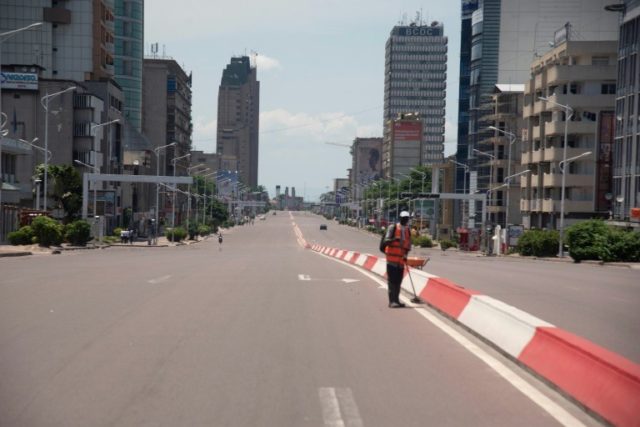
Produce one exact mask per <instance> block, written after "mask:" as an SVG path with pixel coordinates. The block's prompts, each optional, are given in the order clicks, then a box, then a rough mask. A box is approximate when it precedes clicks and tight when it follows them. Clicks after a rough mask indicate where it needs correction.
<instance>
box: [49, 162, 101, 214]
mask: <svg viewBox="0 0 640 427" xmlns="http://www.w3.org/2000/svg"><path fill="white" fill-rule="evenodd" d="M74 162H75V163H77V164H79V165H80V166H84V167H85V168H90V169H93V173H96V174H99V173H100V168H99V167H98V166H96V165H90V164H87V163H84V162H81V161H80V160H77V159H76V160H74ZM46 176H47V175H45V177H46ZM45 188H46V187H45ZM46 199H47V196H46V191H45V203H46ZM45 209H46V208H45ZM97 217H98V186H97V183H96V182H95V181H94V182H93V220H94V224H97V219H96V218H97Z"/></svg>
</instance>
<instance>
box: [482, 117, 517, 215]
mask: <svg viewBox="0 0 640 427" xmlns="http://www.w3.org/2000/svg"><path fill="white" fill-rule="evenodd" d="M489 129H492V130H495V131H496V132H500V133H501V134H503V135H506V136H508V137H509V154H508V155H507V157H508V160H507V175H509V176H510V175H511V146H512V145H513V143H514V142H516V139H517V136H516V134H515V133H512V132H507V131H506V130H502V129H498V128H497V127H495V126H489ZM504 182H507V181H506V179H505V181H504ZM510 192H511V184H508V185H507V209H506V211H505V216H504V226H505V227H507V226H508V225H509V193H510Z"/></svg>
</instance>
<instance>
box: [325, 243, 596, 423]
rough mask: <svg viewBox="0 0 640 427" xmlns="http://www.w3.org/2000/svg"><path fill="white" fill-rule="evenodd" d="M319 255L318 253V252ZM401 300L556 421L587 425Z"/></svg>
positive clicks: (429, 315)
mask: <svg viewBox="0 0 640 427" xmlns="http://www.w3.org/2000/svg"><path fill="white" fill-rule="evenodd" d="M316 253H317V252H316ZM318 255H320V256H323V257H325V258H328V259H330V260H333V261H338V260H336V259H335V258H332V257H330V256H327V255H324V254H321V253H318ZM341 264H343V265H346V266H348V267H351V268H353V269H354V270H356V271H359V272H360V273H362V274H364V275H365V276H367V277H369V278H370V279H371V280H373V281H374V282H375V283H377V284H378V285H380V287H381V288H382V287H384V288H386V284H385V282H383V281H382V279H380V278H379V277H377V276H375V275H373V274H372V273H369V272H368V271H364V270H361V269H360V268H358V267H357V266H355V265H351V264H345V263H342V262H341ZM400 299H401V300H402V301H403V302H404V303H406V304H407V306H408V307H410V308H414V309H415V310H416V312H417V313H418V314H420V315H421V316H422V317H424V318H425V319H427V320H428V321H429V322H431V323H432V324H433V325H434V326H436V327H437V328H438V329H440V330H441V331H442V332H444V333H445V334H447V335H449V336H450V337H451V338H453V340H455V341H456V342H457V343H458V344H460V345H462V346H463V347H464V348H465V349H466V350H468V351H469V352H471V354H473V355H474V356H476V357H477V358H478V359H480V360H482V361H483V362H484V363H485V364H487V365H488V366H489V367H490V368H491V369H493V370H494V371H495V372H496V373H497V374H498V375H500V376H501V377H502V378H504V379H505V380H506V381H507V382H508V383H509V384H511V385H512V386H513V387H514V388H515V389H516V390H518V391H519V392H520V393H522V394H523V395H525V396H526V397H527V398H529V399H530V400H531V401H532V402H534V403H535V404H536V405H538V406H539V407H540V408H542V409H543V410H544V411H545V412H547V413H548V414H549V415H551V416H552V417H553V418H554V419H555V420H556V421H558V422H559V423H560V424H562V425H563V426H572V427H573V426H575V427H585V425H584V424H583V423H582V422H580V420H578V419H577V418H576V417H574V416H573V415H571V414H570V413H569V412H568V411H566V410H565V409H564V408H562V407H561V406H560V405H558V404H557V403H555V402H554V401H552V400H551V399H549V398H548V397H547V396H545V395H544V394H542V393H541V392H540V391H539V390H537V389H536V388H535V387H533V386H532V385H531V384H529V383H528V382H527V381H526V380H524V379H523V378H521V377H519V376H518V375H517V374H516V373H515V372H514V371H513V370H511V369H509V368H508V367H507V366H506V365H505V364H504V363H502V362H500V361H499V360H498V359H496V358H495V357H493V356H491V355H490V354H489V353H487V352H486V351H484V350H483V349H481V348H480V347H478V346H477V345H475V344H474V343H472V342H471V341H470V340H469V339H468V338H466V337H465V336H463V335H462V334H460V333H459V332H458V331H456V330H455V329H453V328H452V327H451V326H449V325H447V324H446V323H444V322H443V321H442V320H440V319H438V318H437V317H436V316H435V315H434V314H432V313H430V312H429V311H428V310H427V309H426V308H424V307H421V306H413V305H411V304H410V301H409V299H408V298H406V297H405V296H404V295H402V294H401V295H400Z"/></svg>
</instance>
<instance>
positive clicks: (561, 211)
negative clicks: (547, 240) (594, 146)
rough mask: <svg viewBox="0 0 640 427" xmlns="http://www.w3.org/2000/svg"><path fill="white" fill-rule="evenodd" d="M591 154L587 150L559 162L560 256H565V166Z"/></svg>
mask: <svg viewBox="0 0 640 427" xmlns="http://www.w3.org/2000/svg"><path fill="white" fill-rule="evenodd" d="M590 155H591V151H587V152H585V153H582V154H579V155H577V156H573V157H569V158H568V159H565V160H562V161H561V162H560V163H559V165H558V166H559V167H560V171H561V172H562V191H561V193H562V195H561V199H560V230H559V232H560V233H559V234H560V236H559V239H558V256H559V257H560V258H562V257H564V199H565V197H564V192H565V187H564V185H565V175H566V173H565V172H566V171H565V166H566V165H567V163H571V162H573V161H575V160H578V159H580V158H582V157H586V156H590Z"/></svg>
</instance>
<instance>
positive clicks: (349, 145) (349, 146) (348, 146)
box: [325, 142, 351, 148]
mask: <svg viewBox="0 0 640 427" xmlns="http://www.w3.org/2000/svg"><path fill="white" fill-rule="evenodd" d="M325 144H329V145H337V146H338V147H347V148H351V144H340V143H339V142H325Z"/></svg>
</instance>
